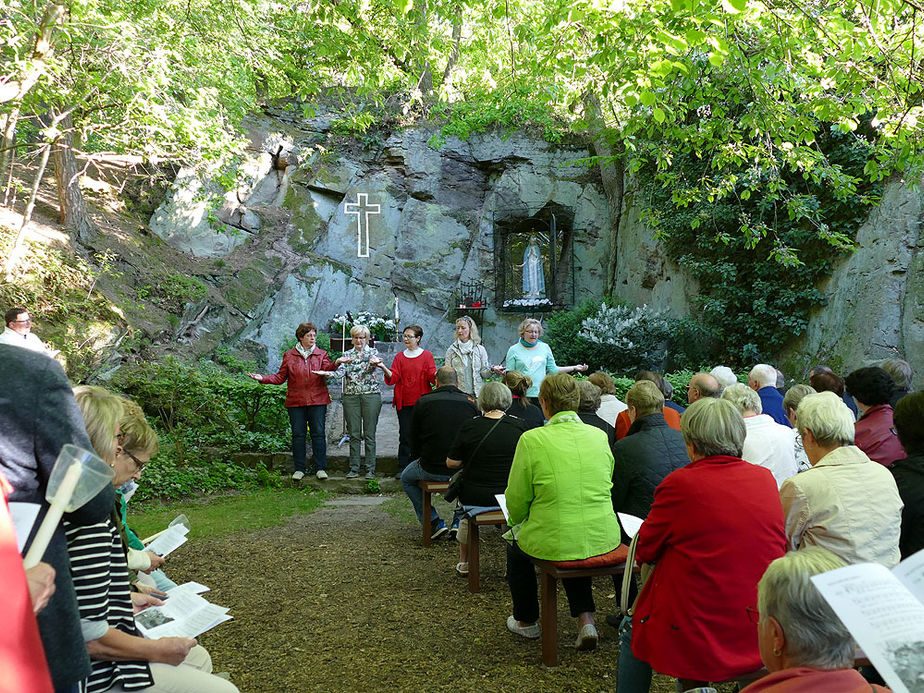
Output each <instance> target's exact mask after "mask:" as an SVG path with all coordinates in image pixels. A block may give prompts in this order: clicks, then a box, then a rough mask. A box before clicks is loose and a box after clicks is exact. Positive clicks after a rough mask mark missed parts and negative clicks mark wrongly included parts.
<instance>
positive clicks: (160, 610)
mask: <svg viewBox="0 0 924 693" xmlns="http://www.w3.org/2000/svg"><path fill="white" fill-rule="evenodd" d="M167 594H168V598H167V599H166V600H164V605H163V606H150V607H148V608H147V609H145V610H144V611H139V612H138V613H137V614H135V623H136V624H137V626H138V629H139V630H140V631H141V633H142V635H144V636H145V637H148V638H170V637H174V638H195V637H196V636H197V635H200V634H202V633H204V632H205V631H207V630H209V629H211V628H214V627H215V626H217V625H218V624H219V623H224V622H225V621H230V620H231V616H229V615H228V609H226V608H225V607H223V606H218V605H216V604H211V603H209V602H207V601H206V600H205V599H203V598H202V597H200V596H199V595H198V594H195V593H194V592H192V590H191V589H189V588H186V587H185V586H183V585H181V586H179V587H176V588H174V589H171V590H168V591H167Z"/></svg>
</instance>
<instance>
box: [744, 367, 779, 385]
mask: <svg viewBox="0 0 924 693" xmlns="http://www.w3.org/2000/svg"><path fill="white" fill-rule="evenodd" d="M748 380H753V381H754V382H755V383H757V384H758V385H760V386H761V387H768V386H769V387H776V368H774V367H773V366H768V365H767V364H766V363H758V364H757V365H756V366H754V367H753V368H752V369H751V371H750V373H748Z"/></svg>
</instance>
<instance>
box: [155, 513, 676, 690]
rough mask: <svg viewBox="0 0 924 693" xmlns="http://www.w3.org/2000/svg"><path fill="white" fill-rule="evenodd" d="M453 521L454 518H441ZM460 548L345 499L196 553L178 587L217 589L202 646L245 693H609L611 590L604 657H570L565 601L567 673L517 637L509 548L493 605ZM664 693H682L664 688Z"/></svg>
mask: <svg viewBox="0 0 924 693" xmlns="http://www.w3.org/2000/svg"><path fill="white" fill-rule="evenodd" d="M439 508H440V510H441V511H442V514H443V516H444V517H447V516H448V515H449V510H448V506H446V505H445V504H440V505H439ZM456 560H457V547H456V544H455V543H454V542H449V541H440V542H437V543H435V544H434V545H433V546H431V547H430V548H429V549H424V548H422V547H421V546H420V532H419V526H418V525H417V523H416V520H415V519H414V516H413V513H412V511H411V507H410V503H409V502H408V501H407V499H406V498H404V497H403V496H401V497H381V496H378V497H368V496H367V497H357V496H351V497H338V498H334V499H333V500H332V501H331V502H329V503H327V504H326V505H324V506H323V507H321V508H320V509H319V510H317V511H316V512H314V513H312V514H310V515H301V516H296V517H293V518H292V519H291V520H290V521H288V522H287V523H286V524H284V525H282V526H279V527H274V528H271V529H266V530H259V531H253V532H246V533H244V532H242V533H238V534H234V535H230V536H226V537H222V538H220V539H215V540H207V541H199V542H195V543H190V544H188V545H187V546H186V547H184V549H183V550H182V551H178V552H177V553H176V554H174V556H173V557H171V561H170V575H171V576H172V577H173V578H174V579H176V580H178V581H182V580H197V581H199V582H202V583H204V584H207V585H209V586H210V587H212V590H213V591H212V592H211V593H210V594H209V595H206V596H207V597H209V599H210V600H211V601H213V602H215V603H217V604H221V605H223V606H227V607H230V608H231V613H232V615H233V616H234V620H233V621H229V622H227V623H224V624H222V625H220V626H218V627H217V628H215V629H214V630H212V631H209V632H208V633H206V634H204V635H203V636H202V637H201V639H200V641H201V643H202V644H203V645H204V646H205V647H207V648H208V649H209V651H210V652H211V653H212V657H213V660H214V662H215V667H216V670H227V671H230V672H231V675H232V680H233V681H234V682H235V683H236V684H237V685H238V686H239V687H240V689H241V691H242V692H244V693H264V692H265V693H297V692H301V691H425V690H432V691H612V690H614V686H615V680H616V679H615V676H616V659H617V652H618V648H617V644H618V643H617V640H616V633H615V631H614V630H613V629H612V628H610V627H609V626H607V625H606V624H605V623H603V614H606V613H610V612H612V611H613V610H614V609H615V605H616V599H615V598H614V595H613V592H614V590H613V586H612V583H611V582H607V581H606V580H598V581H597V583H596V584H595V586H594V587H595V597H596V600H597V609H598V628H599V631H600V636H601V639H600V643H599V646H598V649H597V650H596V651H595V652H592V653H577V652H575V651H574V650H573V649H572V648H571V644H572V641H573V638H574V636H575V624H574V621H573V620H572V619H571V618H570V616H569V615H568V613H567V602H566V600H565V597H564V594H563V593H561V592H560V598H559V632H560V638H559V645H560V656H561V664H560V666H559V667H557V668H555V669H546V668H544V667H543V666H542V665H541V664H540V644H539V642H538V641H527V640H524V639H522V638H520V637H517V636H514V635H512V634H510V633H508V632H507V630H506V628H505V626H504V622H505V620H506V617H507V615H508V614H509V613H510V612H511V606H510V595H509V592H508V590H507V585H506V583H505V582H504V580H503V573H504V545H503V542H502V540H501V539H500V536H499V534H498V533H497V532H496V531H493V530H490V531H487V532H483V534H482V582H481V585H482V591H481V593H480V594H474V595H473V594H470V593H469V592H468V589H467V582H466V581H465V580H464V579H462V578H459V577H456V575H455V572H454V565H455V562H456ZM652 690H656V691H664V692H665V693H666V692H667V691H673V690H674V689H673V685H672V683H671V682H670V681H669V680H668V679H666V678H663V677H656V686H655V687H654V688H653V689H652Z"/></svg>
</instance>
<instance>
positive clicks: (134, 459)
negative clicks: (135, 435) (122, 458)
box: [116, 435, 147, 472]
mask: <svg viewBox="0 0 924 693" xmlns="http://www.w3.org/2000/svg"><path fill="white" fill-rule="evenodd" d="M124 439H125V436H123V435H120V436H118V437H117V438H116V440H118V441H119V445H120V446H121V445H122V441H123V440H124ZM120 452H121V453H122V454H124V455H128V457H129V459H131V461H132V462H134V463H135V468H136V471H139V472H140V471H141V470H143V469H144V466H145V464H147V463H146V462H142V461H141V460H139V459H138V458H137V457H135V456H134V455H133V454H131V453H130V452H129V451H128V450H127V449H126V448H124V447H122V449H121V451H120Z"/></svg>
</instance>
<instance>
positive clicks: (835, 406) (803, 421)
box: [796, 392, 854, 447]
mask: <svg viewBox="0 0 924 693" xmlns="http://www.w3.org/2000/svg"><path fill="white" fill-rule="evenodd" d="M796 427H797V428H798V429H799V435H801V436H802V438H803V439H804V438H805V432H806V431H811V432H812V435H813V436H814V437H815V441H816V442H817V443H818V444H819V445H821V446H823V447H831V446H835V445H853V435H854V420H853V412H852V411H850V409H848V408H847V405H846V404H844V400H842V399H841V398H840V397H838V396H837V395H836V394H834V393H833V392H819V393H817V394H814V395H806V396H805V397H803V398H802V401H801V402H799V408H798V409H796Z"/></svg>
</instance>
